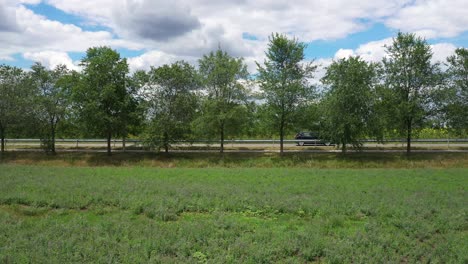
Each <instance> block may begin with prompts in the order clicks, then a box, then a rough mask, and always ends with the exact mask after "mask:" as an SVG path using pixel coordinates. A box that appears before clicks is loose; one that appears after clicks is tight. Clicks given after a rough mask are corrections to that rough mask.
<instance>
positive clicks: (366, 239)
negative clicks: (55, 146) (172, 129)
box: [0, 165, 468, 263]
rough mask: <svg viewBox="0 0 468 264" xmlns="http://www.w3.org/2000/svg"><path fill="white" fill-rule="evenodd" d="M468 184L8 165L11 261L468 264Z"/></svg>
mask: <svg viewBox="0 0 468 264" xmlns="http://www.w3.org/2000/svg"><path fill="white" fill-rule="evenodd" d="M466 173H467V169H466V168H465V169H444V170H439V169H416V170H415V169H373V170H349V169H339V170H337V169H326V170H310V169H297V168H291V169H284V168H283V169H277V168H276V169H246V168H238V169H226V168H211V169H181V168H171V169H158V170H155V169H153V168H141V167H131V168H112V167H99V168H89V167H88V168H76V167H74V168H63V167H45V166H5V165H0V180H1V182H2V184H1V185H0V233H1V234H2V236H1V237H0V248H2V250H1V251H0V262H7V263H8V262H16V261H18V262H39V263H42V262H47V263H56V262H77V263H83V262H92V263H102V262H106V263H107V262H122V263H141V262H164V263H173V262H184V263H190V262H197V261H202V262H205V261H206V262H208V263H225V262H230V263H235V262H245V263H278V262H280V263H285V262H287V263H306V262H313V261H320V262H324V263H328V262H334V263H351V262H357V263H374V262H378V263H382V262H392V263H399V262H408V263H417V262H435V263H438V262H444V263H463V262H465V260H466V259H467V258H468V255H467V252H468V251H467V243H466V242H467V238H466V217H465V214H464V212H465V211H466V195H467V191H466V189H463V188H461V186H466V185H467V184H468V182H467V177H464V175H466ZM25 249H27V250H25Z"/></svg>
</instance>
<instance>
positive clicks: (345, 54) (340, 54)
mask: <svg viewBox="0 0 468 264" xmlns="http://www.w3.org/2000/svg"><path fill="white" fill-rule="evenodd" d="M351 56H354V50H352V49H339V50H338V51H337V52H336V53H335V59H346V58H349V57H351Z"/></svg>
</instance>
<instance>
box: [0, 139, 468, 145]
mask: <svg viewBox="0 0 468 264" xmlns="http://www.w3.org/2000/svg"><path fill="white" fill-rule="evenodd" d="M124 141H125V143H126V144H132V143H133V144H143V143H144V140H141V139H126V140H122V139H112V140H111V143H112V144H122V143H123V142H124ZM55 142H56V143H70V144H71V143H74V144H79V143H107V140H106V139H56V140H55ZM173 142H175V143H181V144H183V143H186V144H193V143H205V144H219V143H220V142H221V141H220V140H216V139H213V140H206V139H199V140H176V141H173ZM279 142H280V140H279V139H225V140H224V143H225V144H236V143H237V144H258V143H267V144H279ZM283 142H284V143H297V142H307V143H322V142H327V141H324V140H317V139H285V140H283ZM361 142H362V143H406V139H386V140H383V141H378V140H373V139H363V140H361ZM411 142H412V143H447V142H450V143H468V138H454V139H413V140H411ZM5 143H6V144H8V143H10V144H11V143H13V144H14V143H36V144H40V143H41V140H40V139H11V138H9V139H5Z"/></svg>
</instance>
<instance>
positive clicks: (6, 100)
mask: <svg viewBox="0 0 468 264" xmlns="http://www.w3.org/2000/svg"><path fill="white" fill-rule="evenodd" d="M25 80H26V74H25V73H24V71H23V70H22V69H20V68H17V67H11V66H7V65H0V139H1V153H3V152H4V151H5V137H6V135H7V132H8V131H9V130H11V129H13V128H14V127H17V126H19V125H21V121H22V120H24V117H25V115H27V114H28V112H30V110H29V109H27V106H28V105H31V104H28V103H27V101H26V100H27V99H28V98H29V97H30V96H31V95H30V94H28V89H27V85H26V81H25Z"/></svg>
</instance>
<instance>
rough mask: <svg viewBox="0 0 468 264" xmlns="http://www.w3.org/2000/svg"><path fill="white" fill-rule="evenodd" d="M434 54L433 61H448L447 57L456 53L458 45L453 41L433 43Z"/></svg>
mask: <svg viewBox="0 0 468 264" xmlns="http://www.w3.org/2000/svg"><path fill="white" fill-rule="evenodd" d="M431 48H432V52H433V56H432V63H435V62H442V63H444V62H446V61H447V57H448V56H451V55H453V54H455V49H457V47H456V46H455V45H453V44H451V43H438V44H434V45H431Z"/></svg>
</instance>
